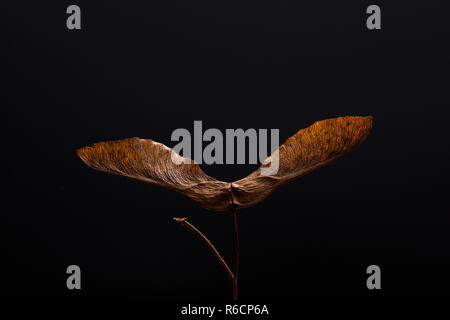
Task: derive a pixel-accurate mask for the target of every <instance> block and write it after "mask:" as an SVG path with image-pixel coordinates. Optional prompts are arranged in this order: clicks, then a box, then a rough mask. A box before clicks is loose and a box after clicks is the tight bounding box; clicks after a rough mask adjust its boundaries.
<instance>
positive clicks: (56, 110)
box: [0, 0, 450, 301]
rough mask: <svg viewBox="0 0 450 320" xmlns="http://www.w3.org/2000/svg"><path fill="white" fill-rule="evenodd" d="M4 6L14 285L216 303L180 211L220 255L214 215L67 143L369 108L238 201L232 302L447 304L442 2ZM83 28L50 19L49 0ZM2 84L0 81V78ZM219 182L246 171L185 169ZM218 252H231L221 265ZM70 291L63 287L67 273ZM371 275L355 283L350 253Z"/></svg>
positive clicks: (224, 228)
mask: <svg viewBox="0 0 450 320" xmlns="http://www.w3.org/2000/svg"><path fill="white" fill-rule="evenodd" d="M392 2H393V1H377V2H376V4H378V5H380V7H381V9H382V30H378V31H369V30H368V29H367V28H366V26H365V21H366V17H367V15H366V13H365V10H366V8H367V6H368V5H369V4H372V3H371V2H368V1H362V2H361V1H360V2H358V3H356V2H346V1H308V2H305V1H289V2H287V1H283V2H276V3H275V2H272V3H271V4H263V3H260V2H258V3H253V4H245V3H243V2H241V3H238V4H235V3H233V4H232V3H228V2H217V1H202V2H197V1H176V2H172V1H170V2H168V1H145V2H144V1H143V2H140V1H139V2H138V1H131V2H130V1H128V2H127V1H95V3H94V1H81V0H77V1H73V2H68V1H59V2H58V3H52V4H50V3H44V2H42V1H40V2H36V1H35V2H32V1H28V2H27V3H25V2H21V1H20V2H19V1H17V2H15V3H14V4H13V5H12V4H11V3H10V4H9V5H8V6H7V8H6V9H5V10H2V11H3V13H4V18H2V25H3V26H2V29H3V31H6V35H5V37H3V40H2V52H3V54H4V55H5V56H4V59H3V62H4V64H5V66H4V71H2V74H3V76H4V77H5V78H6V82H5V83H4V84H3V90H4V95H3V98H2V103H1V105H2V114H3V120H4V121H3V123H4V125H3V126H4V127H5V128H6V135H5V136H4V138H3V140H2V150H3V152H4V153H3V159H4V160H6V164H5V165H4V167H3V173H2V174H3V176H4V177H6V179H4V180H3V181H4V183H3V185H4V187H6V188H5V189H4V191H3V192H2V193H3V196H4V197H5V199H4V201H3V210H2V213H1V223H0V234H1V239H0V240H1V242H0V243H1V262H0V263H1V268H2V269H3V272H2V273H1V274H2V279H1V281H0V288H1V292H2V295H3V296H4V297H10V298H11V297H13V298H24V297H27V298H45V299H46V298H61V299H93V298H94V299H95V298H144V299H147V298H148V299H153V298H164V299H172V298H177V299H191V300H193V299H213V300H214V299H216V300H217V299H228V298H230V296H231V285H230V283H229V280H228V279H227V276H226V274H225V273H224V271H223V270H222V268H221V266H220V265H219V264H218V263H217V261H216V260H215V258H214V256H213V255H212V254H211V252H210V251H209V249H208V248H207V247H206V246H205V244H204V243H203V242H201V241H200V239H198V238H197V237H196V236H195V235H194V234H193V233H192V232H189V231H188V230H187V229H184V228H181V227H180V226H179V225H177V224H176V223H175V222H173V221H172V220H171V218H172V217H173V216H179V217H188V218H189V220H190V221H191V222H192V223H193V224H195V225H196V226H197V227H199V228H200V229H201V230H202V231H204V232H205V233H206V234H207V235H208V236H209V237H210V239H211V240H212V241H213V242H214V243H215V244H216V246H217V247H218V248H219V249H220V250H221V251H222V252H223V254H224V256H225V257H226V259H227V260H231V257H232V254H233V247H232V243H233V241H232V239H233V238H232V237H233V234H232V221H231V217H230V215H229V214H227V213H222V214H221V213H211V212H207V211H205V210H203V209H201V208H198V207H196V206H195V205H194V204H192V203H191V202H190V201H189V200H188V199H186V198H184V197H182V196H181V195H178V194H175V193H172V192H169V191H166V190H163V189H160V188H157V187H154V186H151V185H147V184H144V183H140V182H136V181H132V180H127V179H125V178H121V177H117V176H109V175H106V174H103V173H100V172H96V171H94V170H92V169H90V168H88V167H87V166H85V165H84V164H83V163H82V162H81V160H79V159H78V158H77V156H76V153H75V151H76V149H77V148H79V147H82V146H85V145H89V144H91V143H94V142H98V141H106V140H114V139H121V138H126V137H133V136H138V137H141V138H152V139H154V140H156V141H160V142H162V143H164V144H166V145H168V146H173V145H174V143H173V142H171V141H170V135H171V133H172V131H173V130H174V129H176V128H187V129H189V130H192V128H193V121H194V120H202V121H203V126H204V128H205V129H207V128H219V129H222V130H224V129H225V128H244V129H246V128H279V129H280V140H281V141H284V140H285V139H286V138H288V137H289V136H291V135H292V134H294V133H295V132H296V131H297V130H298V129H301V128H303V127H306V126H308V125H310V124H311V123H313V122H314V121H317V120H322V119H325V118H330V117H336V116H343V115H372V116H373V117H374V128H373V131H372V133H371V134H370V136H369V137H368V139H367V140H366V141H365V142H364V143H363V144H362V145H361V146H360V147H358V148H357V149H356V150H355V151H353V152H352V153H350V154H349V155H347V156H345V157H344V158H342V159H340V160H338V161H336V162H334V163H332V164H331V165H329V166H327V167H325V168H322V169H320V170H318V171H315V172H314V173H312V174H310V175H308V176H305V177H303V178H301V179H299V180H297V181H295V182H293V183H290V184H288V185H286V186H285V187H283V188H282V189H280V190H278V191H277V192H276V193H275V194H273V195H272V196H270V197H269V198H268V199H266V200H265V201H264V202H262V203H260V204H259V205H257V206H254V207H252V208H248V209H244V210H241V211H240V213H239V224H240V231H241V270H240V280H239V282H240V297H241V298H244V299H253V300H255V301H260V300H264V301H271V300H274V299H411V298H449V293H448V286H449V285H450V276H449V273H448V270H449V266H450V263H449V256H450V253H449V249H450V239H449V234H448V230H449V227H450V218H449V212H448V211H449V210H448V208H449V203H448V168H447V165H448V161H449V146H448V141H449V138H450V135H449V132H448V119H447V117H448V114H449V112H448V108H449V107H450V105H449V101H448V94H449V92H448V88H449V81H448V74H449V73H448V71H449V68H448V67H449V46H448V43H449V41H448V39H449V27H448V22H447V21H448V19H447V17H448V12H447V11H445V10H444V8H443V3H444V1H436V0H434V1H395V3H392ZM70 4H77V5H79V6H80V7H81V10H82V30H80V31H69V30H67V28H66V17H67V15H66V13H65V11H66V8H67V6H68V5H70ZM3 90H2V91H3ZM201 167H202V169H203V170H204V171H205V172H206V173H207V174H209V175H212V176H214V177H216V178H219V179H223V180H225V181H232V180H234V179H238V178H242V177H244V176H246V175H247V174H249V173H250V172H252V171H253V170H254V169H256V167H257V166H250V165H212V166H205V165H202V166H201ZM230 262H231V261H230ZM71 264H77V265H79V266H80V267H81V270H82V290H81V291H69V290H67V288H66V277H67V275H66V268H67V266H68V265H71ZM371 264H376V265H379V266H380V267H381V272H382V278H381V281H382V289H381V290H380V291H369V290H367V288H366V284H365V282H366V278H367V275H366V273H365V271H366V268H367V266H369V265H371Z"/></svg>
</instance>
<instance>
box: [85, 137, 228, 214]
mask: <svg viewBox="0 0 450 320" xmlns="http://www.w3.org/2000/svg"><path fill="white" fill-rule="evenodd" d="M77 154H78V156H79V157H80V158H81V159H82V160H83V161H84V162H85V163H86V164H87V165H88V166H90V167H92V168H94V169H96V170H100V171H104V172H107V173H111V174H117V175H121V176H125V177H129V178H133V179H137V180H141V181H145V182H149V183H152V184H155V185H158V186H161V187H164V188H166V189H170V190H173V191H177V192H180V193H182V194H184V195H186V196H187V197H189V198H191V199H192V200H193V201H194V202H195V203H196V204H198V205H199V206H201V207H203V208H205V209H207V210H213V211H224V210H227V209H228V208H229V206H230V202H231V196H230V191H229V189H230V184H229V183H225V182H221V181H218V180H216V179H213V178H211V177H209V176H208V175H206V174H205V173H204V172H203V171H202V170H201V169H200V167H199V166H198V165H197V164H196V163H195V162H194V161H191V160H190V159H186V158H183V157H181V156H179V155H178V154H176V153H175V151H174V150H173V149H171V148H168V147H167V146H165V145H163V144H161V143H158V142H154V141H152V140H150V139H139V138H129V139H124V140H118V141H109V142H100V143H96V144H94V145H92V146H89V147H84V148H81V149H79V150H78V151H77ZM172 157H174V159H176V160H178V162H177V163H179V164H176V163H175V162H176V161H173V160H172ZM186 160H189V162H190V163H185V162H186Z"/></svg>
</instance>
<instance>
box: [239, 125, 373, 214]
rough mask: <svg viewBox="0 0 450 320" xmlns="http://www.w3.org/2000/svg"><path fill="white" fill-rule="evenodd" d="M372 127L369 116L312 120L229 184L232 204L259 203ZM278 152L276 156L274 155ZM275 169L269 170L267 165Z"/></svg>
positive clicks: (348, 147)
mask: <svg viewBox="0 0 450 320" xmlns="http://www.w3.org/2000/svg"><path fill="white" fill-rule="evenodd" d="M371 129H372V117H340V118H336V119H327V120H322V121H318V122H316V123H314V124H313V125H311V126H309V127H308V128H305V129H302V130H299V131H298V132H297V133H296V134H295V135H293V136H292V137H290V138H289V139H287V140H286V142H285V143H284V144H283V145H281V146H280V147H279V148H278V150H277V151H275V152H274V154H272V155H271V156H270V157H269V158H267V159H266V161H265V162H264V164H263V165H262V166H261V167H260V168H259V169H258V170H257V171H255V172H254V173H252V174H251V175H249V176H248V177H246V178H244V179H241V180H239V181H236V182H233V183H232V187H231V189H232V193H233V203H234V205H235V206H236V207H238V208H239V207H241V208H242V207H248V206H251V205H254V204H257V203H259V202H260V201H262V200H264V199H265V198H266V197H267V196H269V195H270V194H271V193H272V192H273V191H274V190H275V189H277V188H278V187H280V186H282V185H283V184H285V183H287V182H289V181H291V180H294V179H296V178H298V177H301V176H303V175H305V174H307V173H309V172H311V171H313V170H315V169H317V168H320V167H322V166H324V165H326V164H328V163H330V162H332V161H333V160H335V159H337V158H339V157H341V156H343V155H344V154H346V153H347V152H349V151H351V150H353V149H354V148H355V147H356V146H358V145H359V144H360V143H361V142H362V141H363V140H364V139H365V138H366V137H367V135H368V134H369V133H370V131H371ZM277 153H278V157H277ZM277 161H278V164H279V166H278V171H277V172H271V170H270V169H269V168H270V167H271V165H274V166H273V167H274V168H276V167H277V166H276V162H277Z"/></svg>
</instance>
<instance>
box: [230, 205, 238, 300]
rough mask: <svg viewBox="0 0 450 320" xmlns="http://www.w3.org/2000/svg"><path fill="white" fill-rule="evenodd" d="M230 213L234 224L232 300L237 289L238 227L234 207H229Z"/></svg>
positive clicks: (234, 298)
mask: <svg viewBox="0 0 450 320" xmlns="http://www.w3.org/2000/svg"><path fill="white" fill-rule="evenodd" d="M231 214H232V216H233V225H234V278H233V280H232V282H233V300H237V290H238V285H237V281H238V275H239V229H238V224H237V214H236V208H233V207H232V208H231Z"/></svg>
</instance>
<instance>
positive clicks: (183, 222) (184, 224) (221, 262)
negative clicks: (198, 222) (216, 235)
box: [173, 218, 234, 292]
mask: <svg viewBox="0 0 450 320" xmlns="http://www.w3.org/2000/svg"><path fill="white" fill-rule="evenodd" d="M173 220H175V221H176V222H179V223H180V224H181V225H182V226H187V227H189V228H190V229H191V230H193V231H194V232H195V233H196V234H198V235H199V236H200V238H202V239H203V240H205V242H206V244H207V245H208V246H209V247H210V248H211V250H212V252H213V253H214V255H215V256H216V258H217V260H219V262H220V264H221V265H222V266H223V267H224V268H225V271H226V272H227V273H228V275H229V276H230V279H231V281H232V282H233V288H234V276H233V273H232V272H231V270H230V268H229V267H228V265H227V263H226V262H225V260H224V259H223V258H222V256H221V255H220V253H219V252H218V251H217V249H216V248H215V247H214V246H213V244H212V243H211V241H209V240H208V238H207V237H206V236H205V235H204V234H203V233H201V232H200V230H198V229H197V228H196V227H194V226H193V225H192V224H190V223H189V222H188V221H187V219H186V218H173ZM233 292H234V290H233Z"/></svg>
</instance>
